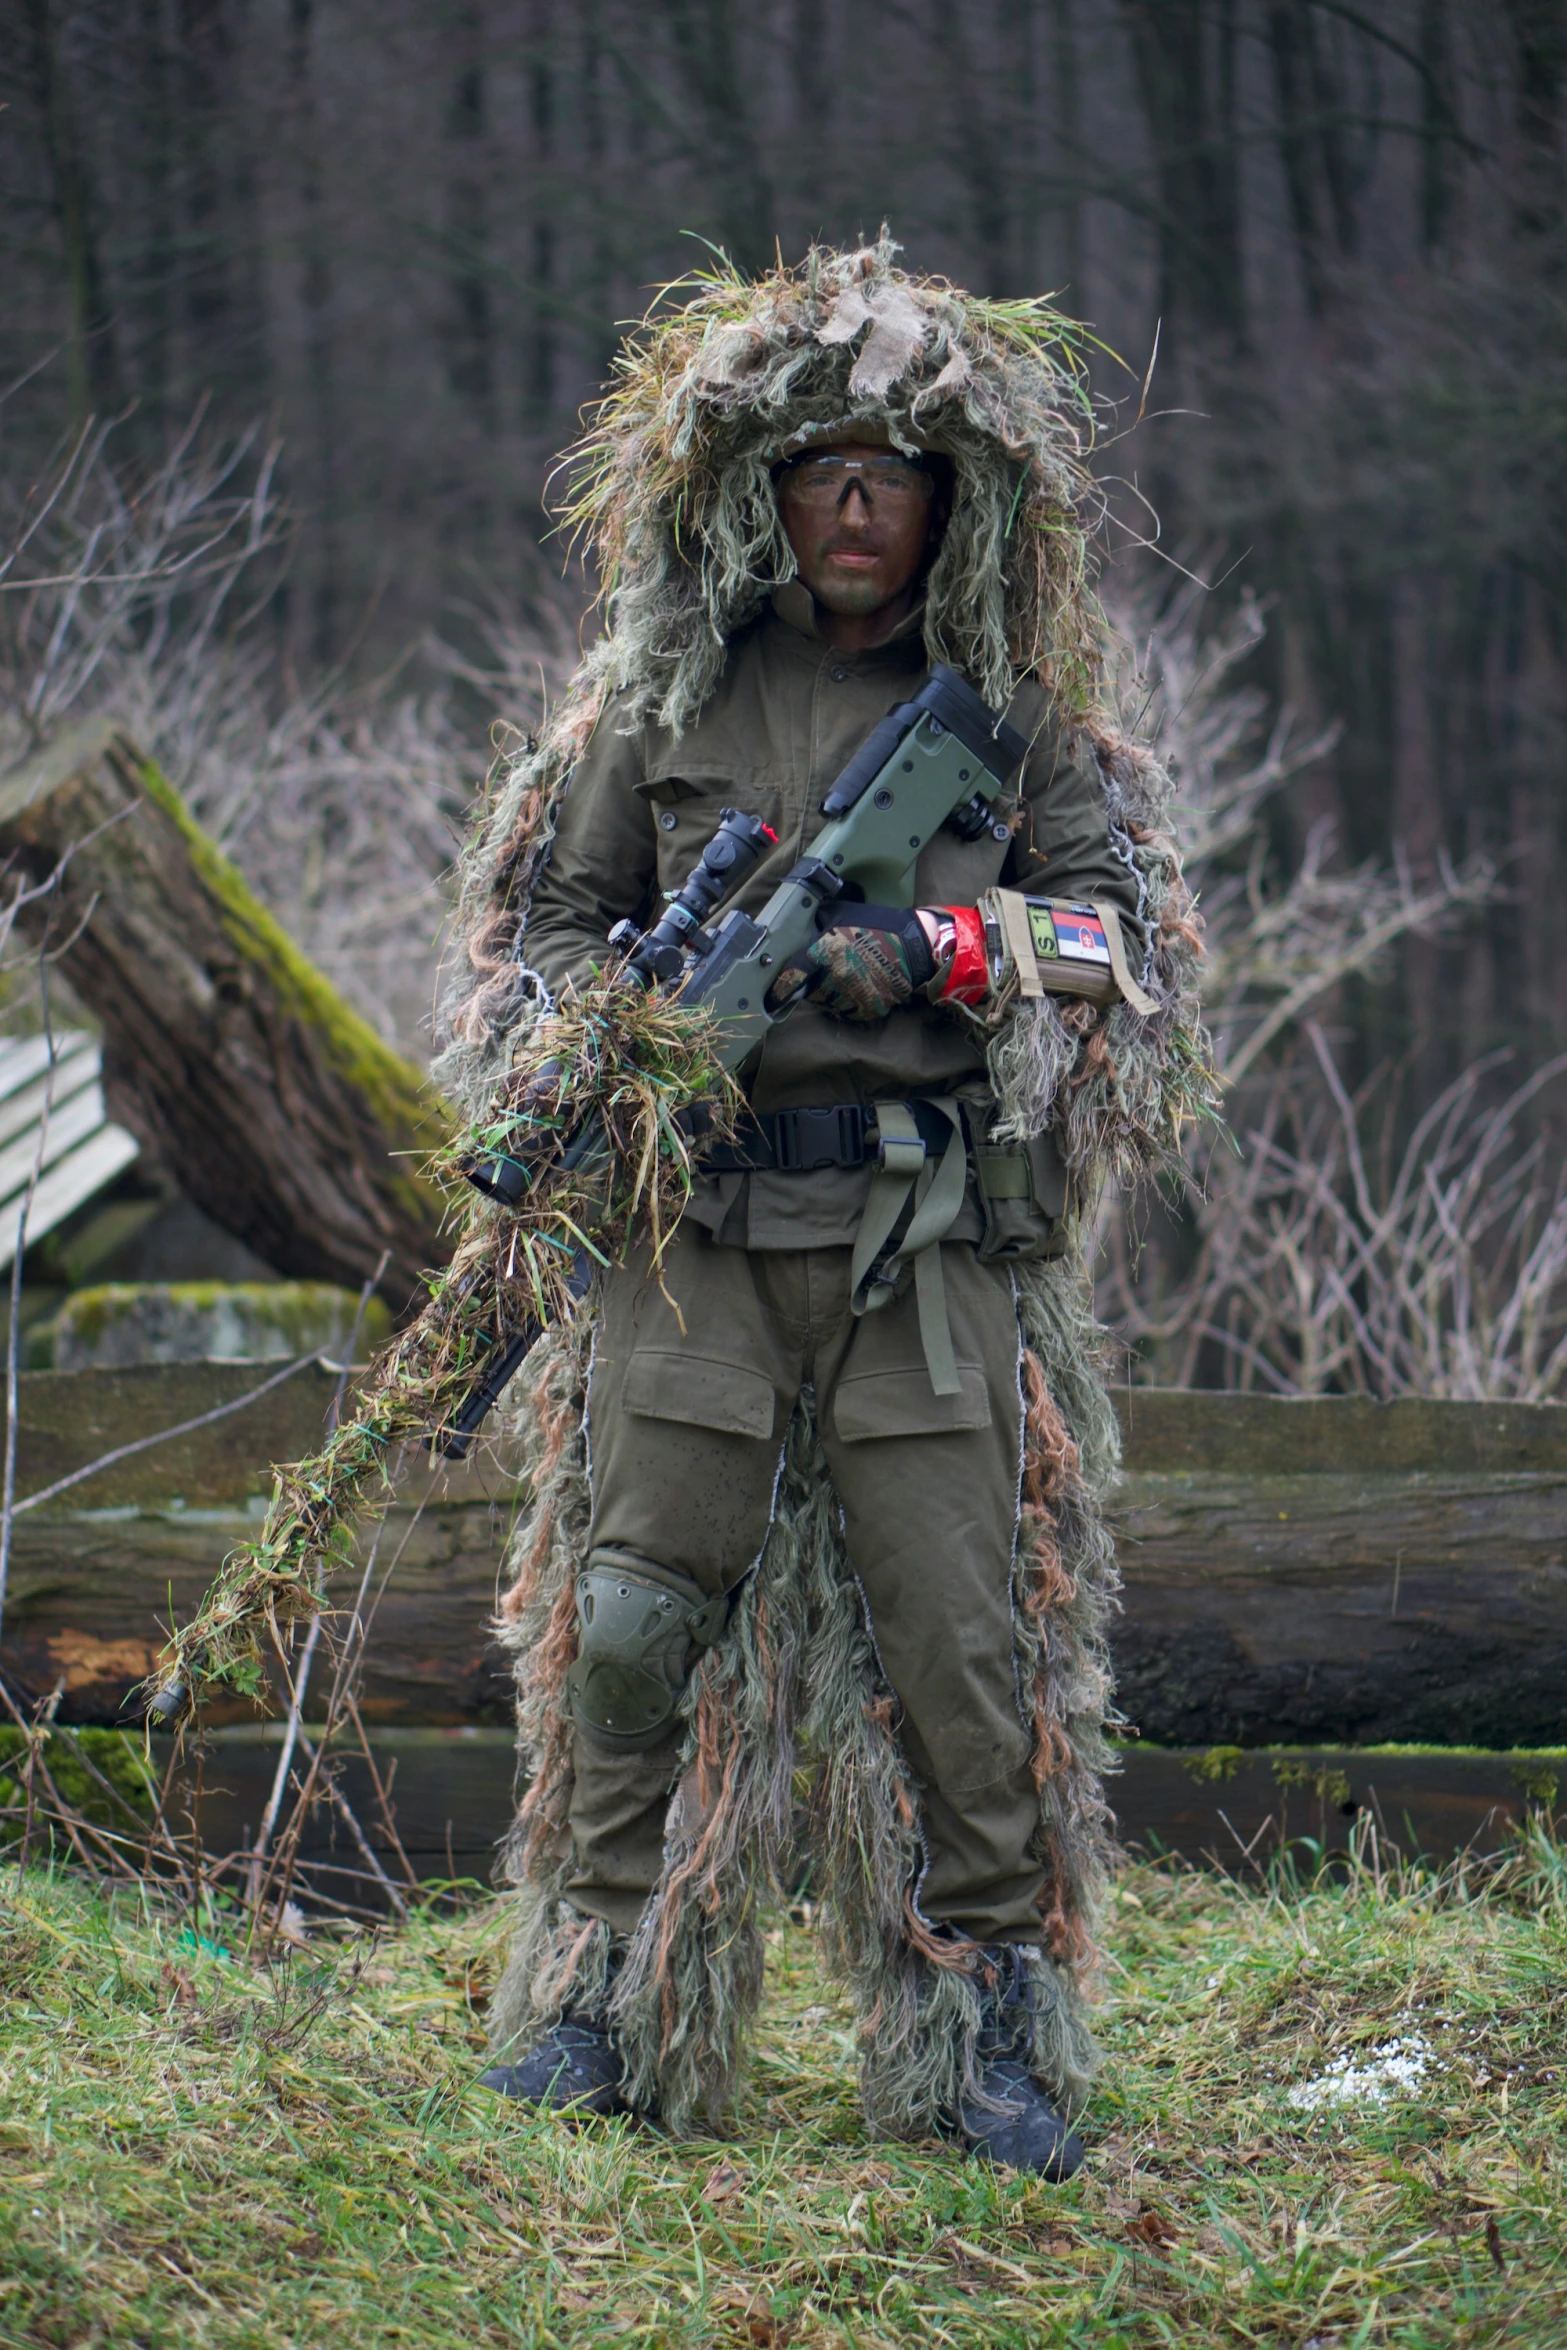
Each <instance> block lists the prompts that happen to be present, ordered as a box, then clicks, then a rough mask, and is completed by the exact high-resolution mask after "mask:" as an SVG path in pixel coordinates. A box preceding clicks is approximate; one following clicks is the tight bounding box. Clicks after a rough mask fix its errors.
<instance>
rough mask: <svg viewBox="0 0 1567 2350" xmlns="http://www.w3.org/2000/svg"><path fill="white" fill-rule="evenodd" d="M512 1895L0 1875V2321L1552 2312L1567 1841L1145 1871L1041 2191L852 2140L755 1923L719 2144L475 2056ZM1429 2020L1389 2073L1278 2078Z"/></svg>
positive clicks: (119, 2336)
mask: <svg viewBox="0 0 1567 2350" xmlns="http://www.w3.org/2000/svg"><path fill="white" fill-rule="evenodd" d="M504 1925H505V1919H504V1913H503V1912H502V1911H501V1910H500V1909H498V1908H497V1907H496V1906H494V1905H488V1904H487V1905H484V1906H481V1907H479V1908H476V1909H474V1910H471V1911H469V1912H468V1913H467V1914H466V1915H463V1916H461V1917H458V1918H456V1919H451V1918H448V1919H446V1920H437V1919H434V1918H430V1917H416V1918H415V1919H414V1920H412V1921H411V1922H410V1923H409V1924H408V1925H407V1926H406V1927H405V1928H403V1929H402V1930H400V1931H399V1932H398V1933H397V1934H395V1935H389V1936H387V1937H385V1938H384V1939H382V1940H381V1941H379V1942H371V1941H369V1940H362V1941H359V1942H357V1943H356V1942H350V1943H348V1944H347V1945H346V1946H320V1947H318V1948H316V1949H315V1950H313V1951H311V1952H308V1953H305V1954H302V1955H295V1956H294V1957H292V1958H290V1959H288V1960H286V1961H283V1962H280V1963H278V1964H275V1965H273V1966H271V1967H269V1968H259V1967H254V1968H253V1967H247V1966H246V1965H244V1964H243V1963H241V1962H240V1961H239V1960H237V1959H233V1958H228V1957H225V1956H223V1955H222V1954H221V1951H220V1949H219V1947H218V1945H219V1944H220V1943H221V1940H222V1936H223V1932H224V1927H223V1923H222V1921H221V1919H209V1920H208V1921H207V1925H206V1927H205V1929H204V1934H203V1936H201V1937H198V1936H197V1935H195V1934H193V1933H192V1931H191V1930H190V1928H189V1926H188V1925H186V1924H184V1923H182V1922H181V1920H180V1919H178V1918H177V1917H173V1916H163V1915H160V1914H158V1913H157V1912H156V1911H155V1910H153V1909H151V1908H149V1907H148V1906H146V1904H145V1900H144V1898H143V1897H140V1896H137V1895H133V1894H129V1893H127V1894H125V1895H122V1896H118V1897H116V1898H115V1899H113V1900H110V1899H106V1898H105V1897H103V1896H102V1895H99V1894H95V1893H92V1892H90V1891H88V1890H85V1889H83V1888H82V1887H81V1886H79V1885H77V1884H73V1883H70V1882H67V1881H65V1880H64V1879H63V1878H50V1877H47V1876H45V1875H43V1874H42V1873H40V1872H37V1871H34V1872H32V1873H30V1874H29V1875H28V1876H27V1878H25V1879H24V1880H21V1881H18V1879H17V1876H16V1874H15V1872H14V1871H8V1872H6V1873H5V1874H4V1875H3V1876H0V1930H3V1941H0V1974H3V1977H4V1987H5V1993H6V1998H5V2007H4V2013H3V2018H0V2242H3V2243H4V2244H5V2245H6V2247H7V2250H6V2256H5V2259H4V2261H3V2263H0V2268H3V2276H0V2341H4V2342H5V2343H8V2344H27V2345H34V2344H49V2345H56V2344H70V2345H86V2344H98V2343H114V2344H131V2343H135V2344H137V2345H147V2346H149V2350H150V2346H152V2345H162V2344H166V2343H168V2344H172V2343H186V2342H190V2343H198V2342H199V2343H204V2344H212V2345H225V2346H226V2345H246V2346H247V2350H248V2346H251V2345H256V2346H259V2345H261V2344H266V2345H267V2346H268V2350H277V2346H279V2345H285V2344H287V2345H292V2344H301V2345H304V2344H309V2345H316V2344H320V2343H326V2342H332V2343H334V2344H339V2345H344V2346H347V2345H354V2346H358V2345H363V2344H372V2343H374V2344H381V2343H388V2344H390V2343H393V2342H396V2343H399V2344H407V2345H413V2346H417V2350H425V2346H428V2350H436V2345H440V2346H441V2350H445V2346H446V2345H448V2344H450V2343H452V2342H455V2341H462V2342H465V2343H481V2344H487V2343H494V2344H502V2343H505V2344H508V2345H512V2344H525V2345H528V2346H530V2350H531V2346H533V2345H538V2346H539V2350H544V2346H545V2345H556V2344H571V2345H579V2344H580V2345H586V2344H593V2343H599V2342H616V2343H633V2344H640V2345H646V2346H648V2350H653V2346H655V2345H657V2346H659V2350H662V2346H664V2345H675V2344H681V2345H684V2344H693V2345H695V2344H731V2343H735V2344H783V2343H789V2342H794V2343H799V2344H801V2345H823V2346H826V2345H834V2346H837V2345H843V2346H844V2350H875V2346H880V2345H892V2344H904V2343H908V2342H912V2341H921V2342H930V2343H939V2344H943V2345H948V2344H950V2345H954V2346H958V2350H961V2346H970V2345H972V2346H973V2350H980V2346H982V2345H983V2346H984V2350H992V2346H996V2345H1016V2346H1018V2350H1022V2346H1023V2345H1028V2346H1029V2350H1035V2346H1038V2345H1045V2344H1061V2345H1078V2344H1081V2345H1085V2346H1086V2345H1088V2344H1093V2345H1095V2346H1096V2350H1099V2346H1103V2350H1115V2346H1117V2345H1123V2346H1128V2350H1130V2346H1131V2345H1138V2346H1140V2345H1143V2344H1163V2343H1172V2344H1174V2343H1178V2344H1209V2343H1212V2344H1269V2345H1272V2344H1278V2345H1284V2344H1289V2345H1291V2346H1292V2350H1327V2346H1328V2345H1344V2346H1345V2350H1348V2346H1349V2345H1352V2344H1353V2345H1356V2346H1357V2350H1358V2346H1366V2350H1370V2346H1373V2345H1384V2344H1386V2345H1394V2344H1396V2345H1399V2346H1400V2350H1436V2346H1437V2345H1449V2344H1460V2343H1462V2344H1482V2343H1484V2344H1503V2343H1509V2344H1530V2345H1536V2344H1537V2345H1545V2344H1552V2343H1558V2342H1560V2341H1562V2340H1563V2339H1567V2267H1564V2264H1563V2251H1562V2247H1563V2243H1564V2240H1567V2238H1564V2228H1563V2222H1564V2219H1567V2209H1564V2197H1563V2188H1562V2177H1561V2145H1562V2132H1563V2124H1564V2122H1567V2097H1564V2094H1563V2088H1562V2078H1561V2073H1560V2071H1559V2069H1558V2068H1559V2066H1560V2065H1561V2062H1562V2058H1561V2038H1562V2026H1563V2021H1564V2010H1567V1993H1564V1990H1563V1958H1564V1932H1567V1870H1564V1865H1563V1859H1562V1855H1561V1853H1560V1851H1559V1849H1557V1848H1555V1847H1553V1846H1550V1845H1547V1844H1545V1843H1543V1842H1542V1843H1541V1844H1539V1845H1538V1846H1537V1848H1536V1851H1535V1854H1534V1856H1533V1858H1532V1859H1526V1860H1524V1861H1521V1862H1520V1863H1519V1864H1517V1865H1516V1866H1515V1867H1514V1868H1513V1870H1512V1872H1511V1875H1510V1878H1509V1879H1508V1880H1507V1881H1505V1882H1503V1883H1501V1884H1496V1883H1494V1882H1493V1883H1492V1884H1491V1886H1490V1887H1489V1888H1486V1889H1480V1888H1477V1887H1474V1886H1469V1887H1465V1886H1464V1885H1463V1884H1462V1883H1459V1882H1455V1881H1454V1880H1453V1879H1452V1878H1449V1879H1447V1880H1445V1881H1434V1882H1433V1881H1429V1880H1427V1881H1413V1880H1406V1881H1403V1882H1400V1883H1393V1884H1390V1883H1388V1882H1387V1881H1386V1880H1385V1879H1384V1880H1383V1881H1382V1882H1381V1884H1380V1887H1379V1885H1378V1882H1377V1881H1376V1879H1375V1878H1374V1876H1373V1875H1372V1874H1371V1873H1370V1872H1362V1873H1361V1875H1360V1876H1358V1877H1357V1878H1356V1879H1355V1880H1354V1881H1352V1882H1351V1883H1349V1884H1348V1885H1344V1884H1340V1885H1337V1886H1335V1885H1330V1884H1321V1885H1317V1886H1308V1887H1304V1888H1296V1889H1293V1890H1283V1891H1281V1890H1278V1889H1275V1890H1273V1891H1265V1890H1255V1889H1253V1890H1245V1889H1241V1888H1238V1887H1236V1886H1233V1885H1231V1884H1229V1883H1227V1882H1225V1881H1224V1880H1222V1879H1220V1878H1217V1877H1214V1876H1197V1875H1191V1874H1186V1873H1179V1874H1177V1873H1172V1872H1164V1871H1158V1870H1154V1869H1151V1868H1146V1867H1136V1868H1133V1869H1131V1870H1130V1871H1129V1872H1128V1873H1127V1874H1126V1876H1125V1877H1124V1878H1123V1880H1122V1882H1121V1884H1120V1886H1119V1889H1118V1892H1117V1894H1116V1897H1115V1901H1114V1904H1113V1909H1112V1915H1111V1920H1110V1926H1111V1933H1110V1941H1111V1949H1112V1954H1113V1978H1112V1987H1113V1995H1114V2004H1113V2006H1112V2008H1111V2010H1110V2014H1109V2018H1108V2040H1109V2046H1110V2069H1109V2072H1108V2074H1107V2077H1106V2084H1105V2086H1104V2088H1103V2090H1102V2092H1101V2094H1100V2096H1099V2097H1098V2098H1097V2100H1096V2102H1095V2105H1094V2107H1093V2110H1092V2112H1091V2114H1090V2116H1089V2117H1088V2123H1087V2129H1088V2135H1089V2138H1090V2142H1091V2147H1092V2153H1091V2157H1090V2161H1089V2164H1088V2166H1087V2168H1086V2170H1085V2171H1084V2173H1083V2174H1082V2175H1081V2177H1080V2178H1079V2179H1077V2180H1076V2181H1074V2182H1073V2183H1072V2184H1071V2185H1070V2186H1068V2187H1066V2188H1064V2189H1056V2190H1052V2189H1050V2188H1048V2187H1044V2186H1042V2185H1039V2184H1037V2183H1031V2182H1029V2181H1027V2180H1024V2179H1020V2178H1017V2177H1013V2176H1010V2175H1006V2174H998V2173H995V2172H993V2171H992V2170H990V2169H989V2168H988V2167H986V2166H982V2165H976V2164H972V2163H968V2162H966V2161H963V2160H961V2159H959V2158H958V2157H956V2156H955V2155H953V2154H952V2153H951V2152H949V2151H947V2150H944V2149H941V2148H937V2147H918V2148H909V2147H902V2146H892V2145H885V2144H875V2143H872V2142H869V2141H868V2140H867V2139H866V2137H865V2135H864V2132H863V2127H862V2125H861V2123H860V2120H859V2117H858V2111H857V2107H856V2104H855V2100H854V2095H853V2088H852V2062H851V2043H850V2036H849V2032H848V2028H847V2022H846V2019H845V2017H844V2016H843V2014H842V2013H841V2012H840V2010H839V2008H838V2006H837V2005H836V2004H835V2002H834V2000H833V1998H832V1996H831V1994H830V1993H829V1992H828V1991H826V1990H825V1989H824V1988H823V1986H822V1984H821V1982H820V1979H819V1977H818V1975H817V1972H816V1967H815V1961H814V1954H813V1944H812V1941H811V1938H810V1936H809V1934H807V1933H805V1932H803V1931H801V1930H800V1928H799V1926H798V1925H797V1924H795V1925H791V1924H785V1923H783V1922H780V1924H779V1926H778V1928H777V1929H776V1931H775V1932H774V1935H773V1937H772V1946H771V1950H770V1998H769V2003H768V2007H767V2011H766V2015H765V2020H764V2028H763V2031H762V2035H761V2041H760V2047H759V2051H758V2061H757V2065H756V2070H755V2075H754V2079H753V2084H752V2089H751V2092H750V2096H749V2102H748V2104H747V2106H746V2109H745V2112H744V2115H743V2125H742V2126H743V2128H744V2132H745V2135H744V2136H743V2138H740V2139H739V2140H737V2141H735V2142H733V2143H723V2144H720V2143H715V2142H712V2141H708V2142H705V2143H700V2144H688V2145H672V2144H670V2143H667V2142H666V2141H664V2140H662V2139H660V2138H659V2137H658V2136H656V2135H655V2134H653V2133H652V2132H650V2131H647V2130H645V2129H636V2128H633V2127H631V2126H629V2125H627V2124H624V2123H610V2124H595V2125H592V2126H591V2127H589V2128H587V2129H585V2130H583V2131H581V2132H580V2133H577V2134H573V2133H571V2132H569V2131H567V2130H564V2129H562V2128H561V2127H559V2126H558V2125H557V2124H555V2123H554V2122H551V2121H537V2120H530V2119H529V2118H528V2117H527V2116H525V2115H523V2114H521V2113H519V2112H517V2111H515V2110H514V2109H512V2108H510V2107H507V2106H504V2105H501V2104H498V2103H496V2102H495V2101H493V2100H491V2099H490V2098H488V2097H487V2096H486V2095H485V2094H484V2093H483V2092H481V2091H478V2090H476V2089H475V2088H474V2086H473V2082H474V2078H475V2075H476V2073H477V2071H478V2069H479V2067H480V2064H481V2048H482V2040H483V2030H482V2019H481V2014H480V2009H481V2006H482V2001H483V1996H484V1991H485V1987H486V1986H487V1985H488V1983H489V1982H490V1981H491V1979H492V1978H493V1976H494V1974H495V1971H496V1968H497V1966H498V1963H499V1957H500V1951H501V1944H502V1940H503V1936H504ZM1398 2037H1402V2038H1404V2039H1406V2040H1407V2039H1413V2038H1418V2039H1419V2040H1421V2041H1423V2042H1424V2043H1425V2045H1426V2047H1427V2048H1428V2050H1429V2059H1428V2065H1427V2070H1426V2072H1425V2074H1424V2076H1423V2077H1422V2079H1421V2080H1420V2081H1419V2082H1418V2084H1417V2085H1416V2086H1415V2087H1414V2089H1413V2090H1411V2091H1410V2092H1408V2093H1405V2094H1401V2095H1395V2096H1393V2097H1391V2098H1389V2099H1388V2100H1387V2101H1386V2102H1385V2103H1381V2104H1378V2103H1375V2102H1362V2103H1361V2104H1360V2105H1358V2106H1356V2107H1352V2108H1347V2109H1344V2110H1343V2111H1334V2110H1332V2109H1328V2110H1324V2111H1316V2112H1309V2113H1308V2112H1303V2111H1301V2110H1300V2109H1298V2108H1296V2107H1294V2106H1292V2105H1291V2104H1290V2103H1289V2101H1288V2096H1287V2091H1288V2088H1289V2086H1290V2085H1291V2084H1298V2083H1299V2082H1301V2081H1302V2080H1304V2079H1306V2078H1309V2077H1313V2076H1316V2075H1318V2074H1320V2073H1321V2072H1322V2071H1323V2069H1324V2068H1325V2066H1326V2065H1328V2064H1329V2063H1330V2062H1331V2061H1332V2059H1333V2058H1335V2057H1336V2056H1338V2055H1340V2054H1345V2053H1348V2052H1353V2051H1363V2050H1365V2049H1367V2048H1369V2047H1374V2046H1378V2045H1381V2044H1383V2043H1385V2042H1386V2041H1388V2040H1389V2039H1390V2038H1398Z"/></svg>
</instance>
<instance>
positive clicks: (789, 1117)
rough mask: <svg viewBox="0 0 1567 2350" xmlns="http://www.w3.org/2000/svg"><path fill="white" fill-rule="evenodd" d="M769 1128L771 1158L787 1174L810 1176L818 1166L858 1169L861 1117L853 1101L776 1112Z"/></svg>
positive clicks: (861, 1146) (862, 1142)
mask: <svg viewBox="0 0 1567 2350" xmlns="http://www.w3.org/2000/svg"><path fill="white" fill-rule="evenodd" d="M772 1127H773V1159H774V1162H775V1164H776V1165H777V1166H779V1167H780V1168H782V1169H783V1170H784V1171H785V1172H786V1173H787V1174H791V1175H809V1174H812V1173H814V1171H815V1170H816V1169H817V1168H818V1167H858V1166H859V1165H860V1164H861V1163H862V1161H863V1159H864V1157H865V1120H864V1114H863V1112H862V1111H861V1110H860V1108H859V1107H858V1105H857V1104H856V1103H854V1102H830V1103H828V1104H827V1106H826V1107H825V1108H815V1107H810V1106H808V1107H806V1108H804V1109H799V1110H775V1111H774V1113H773V1120H772Z"/></svg>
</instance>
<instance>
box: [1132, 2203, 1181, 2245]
mask: <svg viewBox="0 0 1567 2350" xmlns="http://www.w3.org/2000/svg"><path fill="white" fill-rule="evenodd" d="M1126 2232H1127V2234H1128V2235H1129V2236H1140V2237H1141V2238H1142V2240H1143V2242H1144V2243H1145V2244H1151V2245H1152V2246H1153V2247H1154V2250H1155V2251H1156V2252H1162V2251H1163V2249H1164V2247H1165V2245H1166V2244H1173V2243H1174V2242H1175V2230H1174V2228H1172V2227H1171V2225H1170V2223H1169V2221H1168V2220H1167V2219H1165V2218H1163V2217H1162V2216H1161V2214H1160V2213H1159V2212H1157V2211H1140V2212H1139V2213H1138V2215H1137V2217H1136V2218H1135V2219H1134V2220H1133V2221H1132V2222H1131V2224H1130V2226H1129V2227H1128V2228H1127V2231H1126Z"/></svg>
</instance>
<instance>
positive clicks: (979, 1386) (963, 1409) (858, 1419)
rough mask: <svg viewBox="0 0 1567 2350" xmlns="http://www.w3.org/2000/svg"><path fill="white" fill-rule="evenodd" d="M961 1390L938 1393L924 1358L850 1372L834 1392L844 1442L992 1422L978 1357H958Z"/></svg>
mask: <svg viewBox="0 0 1567 2350" xmlns="http://www.w3.org/2000/svg"><path fill="white" fill-rule="evenodd" d="M958 1378H959V1380H960V1382H961V1391H960V1392H959V1393H958V1394H957V1395H937V1394H936V1393H935V1392H934V1391H933V1389H932V1387H931V1384H930V1373H929V1372H928V1371H927V1370H926V1368H925V1366H924V1364H923V1363H919V1364H913V1365H910V1366H909V1367H907V1368H905V1369H900V1370H895V1371H860V1372H852V1371H851V1372H850V1373H849V1375H848V1377H847V1378H844V1379H840V1380H839V1382H838V1388H837V1393H836V1394H835V1396H834V1397H833V1406H832V1416H833V1426H834V1427H835V1428H836V1429H837V1431H838V1436H839V1440H840V1442H842V1443H844V1444H862V1443H864V1442H865V1441H866V1439H867V1438H869V1437H873V1436H947V1435H951V1434H954V1433H956V1432H958V1431H960V1430H963V1429H969V1428H988V1427H989V1426H990V1396H989V1392H988V1390H987V1389H986V1386H985V1374H984V1372H983V1371H982V1370H981V1369H980V1367H979V1365H978V1363H959V1365H958Z"/></svg>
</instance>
